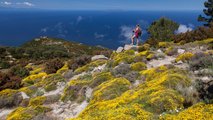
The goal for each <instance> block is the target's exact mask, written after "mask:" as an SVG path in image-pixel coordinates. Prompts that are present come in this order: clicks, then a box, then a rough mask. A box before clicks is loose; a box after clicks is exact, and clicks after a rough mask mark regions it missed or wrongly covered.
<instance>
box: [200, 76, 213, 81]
mask: <svg viewBox="0 0 213 120" xmlns="http://www.w3.org/2000/svg"><path fill="white" fill-rule="evenodd" d="M201 80H202V81H203V82H204V83H209V82H210V81H213V80H212V79H211V78H210V77H207V76H205V77H202V78H201Z"/></svg>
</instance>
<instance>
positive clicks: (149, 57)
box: [146, 53, 155, 60]
mask: <svg viewBox="0 0 213 120" xmlns="http://www.w3.org/2000/svg"><path fill="white" fill-rule="evenodd" d="M154 57H155V54H152V53H151V54H149V55H148V56H147V57H146V59H147V60H151V59H153V58H154Z"/></svg>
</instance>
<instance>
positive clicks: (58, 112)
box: [56, 108, 64, 114]
mask: <svg viewBox="0 0 213 120" xmlns="http://www.w3.org/2000/svg"><path fill="white" fill-rule="evenodd" d="M63 112H64V109H63V108H60V109H59V110H57V111H56V114H61V113H63Z"/></svg>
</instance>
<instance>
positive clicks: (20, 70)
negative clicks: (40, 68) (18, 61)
mask: <svg viewBox="0 0 213 120" xmlns="http://www.w3.org/2000/svg"><path fill="white" fill-rule="evenodd" d="M10 72H11V73H12V74H13V75H16V76H19V77H21V78H24V77H26V76H28V75H29V70H28V69H26V68H25V67H22V66H20V65H17V66H13V67H12V68H11V69H10Z"/></svg>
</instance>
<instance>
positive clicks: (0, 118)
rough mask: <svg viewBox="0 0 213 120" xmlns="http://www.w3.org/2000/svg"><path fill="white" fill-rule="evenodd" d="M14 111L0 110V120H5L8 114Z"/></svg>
mask: <svg viewBox="0 0 213 120" xmlns="http://www.w3.org/2000/svg"><path fill="white" fill-rule="evenodd" d="M13 110H14V109H0V120H6V117H7V115H8V114H10V113H11V112H12V111H13Z"/></svg>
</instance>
